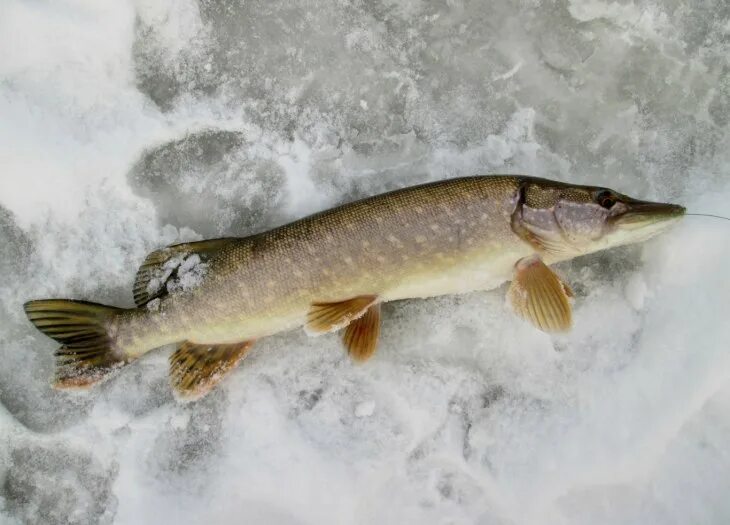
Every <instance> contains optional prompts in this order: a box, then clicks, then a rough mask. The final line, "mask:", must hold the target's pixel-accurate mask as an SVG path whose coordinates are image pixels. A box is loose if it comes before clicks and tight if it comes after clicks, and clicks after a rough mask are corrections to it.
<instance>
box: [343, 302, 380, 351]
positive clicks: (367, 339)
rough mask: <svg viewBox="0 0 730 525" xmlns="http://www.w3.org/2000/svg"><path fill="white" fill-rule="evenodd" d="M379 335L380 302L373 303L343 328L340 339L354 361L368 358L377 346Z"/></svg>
mask: <svg viewBox="0 0 730 525" xmlns="http://www.w3.org/2000/svg"><path fill="white" fill-rule="evenodd" d="M378 337H380V304H374V305H372V306H371V307H370V308H368V309H367V311H366V312H365V313H364V314H363V316H362V317H359V318H358V319H355V320H354V321H352V322H351V323H350V324H349V325H347V328H346V329H345V334H344V335H343V337H342V341H343V342H344V343H345V347H346V348H347V352H348V353H349V354H350V357H352V359H353V360H354V361H358V362H360V363H362V362H365V361H367V360H368V359H370V358H371V357H372V356H373V354H374V353H375V350H376V349H377V347H378Z"/></svg>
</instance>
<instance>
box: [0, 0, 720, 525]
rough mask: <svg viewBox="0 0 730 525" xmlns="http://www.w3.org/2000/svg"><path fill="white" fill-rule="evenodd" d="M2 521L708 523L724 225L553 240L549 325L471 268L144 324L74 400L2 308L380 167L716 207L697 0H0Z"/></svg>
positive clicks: (124, 267)
mask: <svg viewBox="0 0 730 525" xmlns="http://www.w3.org/2000/svg"><path fill="white" fill-rule="evenodd" d="M0 50H2V54H0V247H1V248H0V309H1V310H2V311H1V312H0V362H1V363H2V366H0V522H2V523H9V524H15V523H34V524H35V523H74V524H77V523H78V524H86V523H118V524H140V523H175V524H187V523H190V524H193V523H272V524H295V523H296V524H310V523H312V524H313V523H337V524H347V523H359V524H362V523H382V524H388V523H392V524H403V523H481V524H522V523H527V524H533V523H534V524H574V523H592V524H602V523H606V524H609V523H623V524H630V523H661V524H664V523H677V524H685V523H706V524H709V523H728V521H730V499H728V497H727V494H728V493H729V492H730V445H729V443H730V351H728V343H729V342H730V323H729V322H728V297H730V277H728V275H729V274H728V272H727V266H728V260H729V258H730V230H729V229H728V224H727V223H723V222H721V221H715V220H712V219H706V218H699V217H688V218H687V219H686V220H685V221H684V222H683V224H682V225H680V226H679V227H678V228H676V229H675V230H673V231H672V232H670V233H668V234H666V235H664V236H662V237H661V238H658V239H656V240H653V241H651V242H649V243H646V244H645V245H643V246H639V247H628V248H624V249H618V250H613V251H611V252H608V253H602V254H597V255H594V256H590V257H584V258H581V259H579V260H576V261H572V262H570V263H566V264H563V265H561V268H560V270H561V272H562V273H563V275H564V276H565V277H566V279H567V281H568V282H570V284H571V285H572V286H573V288H574V289H575V291H576V294H577V301H576V314H575V321H576V328H575V330H574V331H573V332H572V333H570V334H569V335H566V336H561V337H549V336H547V335H545V334H542V333H539V332H537V331H535V330H533V329H532V328H530V327H528V326H526V325H525V324H523V323H522V322H521V321H519V320H517V319H515V318H514V317H513V316H511V315H510V314H509V312H508V311H507V310H506V309H505V308H504V292H505V290H504V288H502V289H500V290H495V291H493V292H490V293H474V294H469V295H465V296H460V297H443V298H438V299H433V300H427V301H406V302H401V303H397V304H388V305H386V306H385V307H384V309H383V316H384V321H383V323H384V324H383V332H382V344H381V347H380V350H379V352H378V355H377V356H376V357H375V358H374V359H373V361H372V362H370V363H368V364H366V365H364V366H355V365H353V364H352V363H350V361H349V360H348V359H347V358H346V357H345V356H343V352H342V349H341V348H340V345H339V341H338V338H337V337H336V336H334V335H333V336H328V337H322V338H308V337H306V335H305V334H304V333H303V332H302V331H296V332H292V333H288V334H282V335H280V336H276V337H272V338H269V339H267V340H264V341H260V342H258V343H257V344H256V346H255V348H254V350H253V351H252V353H251V355H250V356H249V357H248V358H247V360H246V361H245V362H244V363H243V365H242V366H241V367H240V368H239V369H238V370H237V371H236V372H235V373H234V374H233V376H232V377H231V378H230V379H229V380H228V381H226V383H225V384H224V385H223V386H222V388H220V389H218V390H216V391H215V392H214V393H213V394H212V395H210V396H209V397H208V398H206V399H204V400H202V401H200V402H198V403H194V404H188V405H179V404H177V403H176V402H175V401H174V399H173V397H172V394H171V393H170V389H169V387H168V385H167V378H166V371H167V365H166V359H167V355H168V354H169V351H170V349H164V350H160V351H157V352H153V353H151V354H150V355H148V356H147V357H145V358H143V359H141V360H140V361H138V362H136V363H134V364H132V365H130V366H128V367H127V368H126V369H125V370H124V371H123V372H122V373H120V374H119V375H118V376H117V377H115V378H114V379H112V380H111V381H109V382H107V383H105V384H104V385H102V386H101V387H99V388H97V389H95V390H93V391H91V392H89V393H88V394H86V395H74V394H70V393H64V392H56V391H53V390H52V389H51V388H50V387H49V378H50V376H51V374H52V366H53V359H52V357H51V356H52V352H53V349H54V347H55V344H54V343H53V342H52V341H50V340H48V339H47V338H45V337H44V336H42V335H40V334H39V333H37V332H36V331H35V330H34V329H33V328H32V327H31V326H30V324H29V323H28V322H27V321H26V320H25V318H24V316H23V314H22V307H21V305H22V303H23V302H24V301H26V300H28V299H32V298H40V297H74V298H82V299H88V300H94V301H99V302H105V303H110V304H115V305H120V306H131V305H132V294H131V288H132V281H133V278H134V273H135V270H136V267H137V265H138V264H139V263H140V262H141V261H142V260H143V258H144V256H145V254H146V253H147V252H148V251H150V250H152V249H155V248H158V247H160V246H162V245H165V244H168V243H172V242H180V241H186V240H196V239H201V238H206V237H217V236H223V235H244V234H247V233H252V232H255V231H260V230H262V229H264V228H267V227H270V226H273V225H276V224H281V223H283V222H286V221H288V220H291V219H294V218H297V217H300V216H303V215H305V214H307V213H309V212H312V211H316V210H319V209H323V208H326V207H328V206H331V205H334V204H337V203H340V202H344V201H348V200H352V199H355V198H357V197H360V196H364V195H369V194H374V193H378V192H381V191H384V190H388V189H391V188H395V187H400V186H405V185H408V184H412V183H416V182H423V181H430V180H438V179H443V178H447V177H454V176H459V175H469V174H477V173H529V174H533V175H537V176H546V177H552V178H556V179H560V180H569V181H575V182H582V183H596V184H603V185H607V186H610V187H613V188H615V189H617V190H619V191H622V192H626V193H629V194H632V195H635V196H637V197H645V198H656V199H663V200H670V201H673V202H678V203H683V204H685V205H687V206H688V207H689V209H690V210H691V211H696V212H706V213H719V214H725V215H728V213H729V211H728V205H727V203H728V201H730V177H729V172H730V127H729V124H728V123H729V121H730V63H729V62H728V57H729V56H730V4H729V3H728V2H727V1H726V0H706V1H703V2H680V1H678V0H637V1H635V2H631V1H629V0H618V1H614V0H612V1H608V0H588V1H579V0H555V1H550V0H490V1H485V2H475V1H468V0H448V1H429V0H400V1H394V0H373V1H370V0H368V1H364V0H361V1H357V0H356V1H349V2H346V1H342V0H339V1H338V0H332V1H326V2H325V1H321V0H300V1H294V2H292V1H288V0H249V1H246V2H244V1H237V2H234V1H230V2H228V1H212V0H209V1H200V3H195V2H194V1H192V0H137V1H128V2H125V1H122V0H106V1H103V0H58V1H54V2H37V1H36V2H32V1H20V0H3V1H2V2H0Z"/></svg>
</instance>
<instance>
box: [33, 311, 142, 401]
mask: <svg viewBox="0 0 730 525" xmlns="http://www.w3.org/2000/svg"><path fill="white" fill-rule="evenodd" d="M24 308H25V313H26V315H27V316H28V319H30V321H31V322H32V323H33V324H34V325H35V327H36V328H38V330H40V331H41V332H43V333H44V334H46V335H47V336H48V337H51V338H53V339H55V340H56V341H58V342H59V343H61V345H62V346H61V347H60V348H59V349H58V350H56V374H55V378H54V386H55V387H56V388H87V387H89V386H91V385H93V384H94V383H97V382H99V381H101V380H102V379H104V378H105V377H106V376H107V375H108V374H109V373H110V372H112V371H113V370H115V369H117V368H120V367H121V366H123V365H124V364H126V363H127V362H128V360H129V359H128V358H127V356H126V355H125V353H124V352H123V351H121V350H120V349H118V348H117V347H116V346H115V342H114V339H113V337H111V336H110V334H109V329H110V327H111V321H113V319H114V318H115V317H116V315H117V314H118V313H119V312H121V311H123V310H122V309H121V308H114V307H111V306H104V305H101V304H95V303H89V302H86V301H71V300H66V299H43V300H40V301H29V302H27V303H25V305H24Z"/></svg>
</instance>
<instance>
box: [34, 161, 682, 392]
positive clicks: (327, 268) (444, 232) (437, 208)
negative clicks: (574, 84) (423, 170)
mask: <svg viewBox="0 0 730 525" xmlns="http://www.w3.org/2000/svg"><path fill="white" fill-rule="evenodd" d="M684 213H685V209H684V208H683V207H682V206H678V205H675V204H665V203H654V202H646V201H640V200H636V199H633V198H631V197H627V196H626V195H622V194H620V193H617V192H615V191H613V190H610V189H607V188H601V187H594V186H578V185H572V184H566V183H562V182H555V181H550V180H546V179H539V178H534V177H527V176H501V175H494V176H474V177H465V178H459V179H451V180H444V181H440V182H434V183H430V184H423V185H420V186H414V187H409V188H404V189H400V190H397V191H393V192H390V193H385V194H382V195H377V196H374V197H370V198H366V199H363V200H360V201H357V202H353V203H350V204H345V205H343V206H339V207H336V208H333V209H330V210H326V211H323V212H320V213H316V214H314V215H311V216H309V217H306V218H303V219H301V220H298V221H296V222H292V223H290V224H286V225H283V226H280V227H278V228H275V229H272V230H269V231H265V232H262V233H258V234H255V235H252V236H249V237H243V238H223V239H212V240H204V241H200V242H189V243H183V244H177V245H173V246H168V247H166V248H162V249H160V250H157V251H154V252H152V253H150V254H149V255H148V256H147V258H146V259H145V261H144V263H143V264H142V266H141V267H140V269H139V271H138V272H137V275H136V279H135V283H134V301H135V303H136V305H137V306H136V308H131V309H124V308H115V307H110V306H104V305H100V304H95V303H90V302H85V301H75V300H66V299H45V300H37V301H30V302H28V303H26V304H25V312H26V314H27V316H28V318H29V319H30V321H31V322H32V323H33V324H34V325H35V326H36V327H37V328H38V329H39V330H40V331H41V332H43V333H44V334H46V335H48V336H50V337H51V338H53V339H55V340H56V341H58V342H59V343H61V345H62V346H61V347H60V348H59V349H58V350H57V351H56V360H57V363H56V365H57V366H56V375H55V386H56V387H57V388H86V387H88V386H90V385H92V384H94V383H97V382H99V381H100V380H102V379H104V378H106V377H108V376H109V374H110V372H112V371H114V370H116V369H118V368H120V367H122V366H123V365H125V364H127V363H129V362H131V361H134V360H135V359H137V358H139V357H140V356H142V355H143V354H145V353H147V352H149V351H150V350H152V349H154V348H158V347H160V346H163V345H167V344H173V343H174V344H178V345H179V346H178V348H177V350H176V351H175V352H174V353H173V354H172V356H171V357H170V380H171V384H172V387H173V389H174V392H175V394H176V396H177V398H178V399H181V400H193V399H197V398H200V397H202V396H203V395H205V394H206V393H207V392H209V391H210V390H211V389H212V388H213V387H214V386H215V385H216V384H218V383H219V382H220V381H221V379H223V378H224V377H225V376H226V375H227V374H228V373H230V371H231V370H232V369H233V368H234V367H235V366H236V365H237V364H238V363H239V362H240V361H241V359H242V358H243V357H244V356H245V355H246V353H247V352H248V350H249V349H250V348H251V345H252V344H253V343H254V341H256V340H258V339H261V338H263V337H266V336H269V335H273V334H277V333H280V332H284V331H287V330H292V329H294V328H298V327H300V326H304V329H305V330H306V331H307V333H308V334H310V335H320V334H325V333H329V332H334V331H336V330H340V329H344V335H343V342H344V345H345V347H346V348H347V351H348V352H349V354H350V356H351V357H352V359H353V360H355V361H358V362H363V361H366V360H367V359H369V358H370V357H371V356H372V355H373V353H374V352H375V350H376V346H377V341H378V337H379V333H380V305H381V304H382V303H384V302H387V301H396V300H399V299H410V298H426V297H433V296H438V295H444V294H457V293H464V292H470V291H474V290H489V289H493V288H496V287H498V286H499V285H501V284H502V283H504V282H505V281H509V280H511V281H512V282H511V285H510V286H509V289H508V292H507V297H508V299H509V302H510V303H511V305H512V308H513V310H514V311H515V313H516V314H517V315H518V316H520V317H522V318H524V319H526V320H527V321H529V322H531V323H532V324H533V325H534V326H535V327H537V328H539V329H540V330H543V331H546V332H560V331H566V330H568V329H569V328H570V327H571V324H572V307H571V297H572V295H573V293H572V291H571V289H570V287H569V286H568V285H567V284H566V283H564V282H563V281H562V279H561V278H560V277H559V276H558V275H557V274H556V273H555V272H554V271H553V270H552V269H551V268H550V267H549V265H551V264H554V263H557V262H560V261H565V260H567V259H572V258H574V257H577V256H579V255H583V254H587V253H592V252H596V251H599V250H604V249H607V248H611V247H615V246H620V245H624V244H628V243H634V242H639V241H643V240H646V239H648V238H650V237H652V236H654V235H656V234H658V233H659V232H661V231H662V230H664V229H666V228H667V227H668V226H669V225H670V224H672V223H674V222H675V221H676V220H677V219H679V218H680V217H682V216H683V215H684Z"/></svg>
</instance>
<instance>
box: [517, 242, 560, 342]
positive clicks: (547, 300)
mask: <svg viewBox="0 0 730 525" xmlns="http://www.w3.org/2000/svg"><path fill="white" fill-rule="evenodd" d="M572 296H573V292H572V290H571V289H570V288H569V287H568V285H566V284H565V283H563V281H561V280H560V277H558V276H557V275H556V274H555V272H553V271H552V270H551V269H550V268H549V267H548V266H547V265H546V264H545V263H544V262H542V259H540V257H539V256H537V255H533V256H531V257H525V258H524V259H520V260H519V261H517V264H516V265H515V276H514V279H513V280H512V284H511V285H510V287H509V291H508V292H507V297H508V298H509V300H510V303H511V304H512V308H513V309H514V311H515V313H516V314H517V315H519V316H520V317H522V318H523V319H526V320H528V321H530V322H531V323H532V324H533V325H535V327H537V328H539V329H540V330H542V331H543V332H566V331H568V330H569V329H570V327H571V324H572V309H571V305H570V301H569V297H572Z"/></svg>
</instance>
